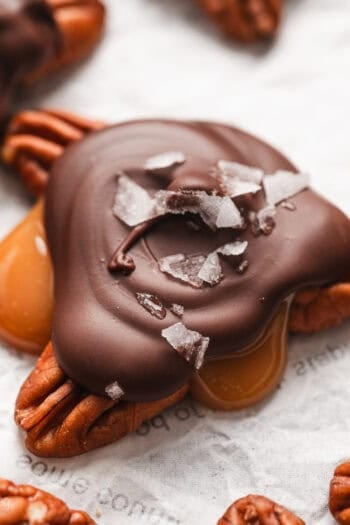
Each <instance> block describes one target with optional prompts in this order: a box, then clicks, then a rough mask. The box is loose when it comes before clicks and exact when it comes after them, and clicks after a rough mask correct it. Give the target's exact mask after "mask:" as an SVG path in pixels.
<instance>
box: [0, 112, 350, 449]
mask: <svg viewBox="0 0 350 525" xmlns="http://www.w3.org/2000/svg"><path fill="white" fill-rule="evenodd" d="M94 130H99V131H98V133H94V132H93V131H94ZM146 139H147V140H146ZM73 143H74V145H72V144H73ZM68 144H71V146H70V148H69V150H67V152H66V153H65V154H64V155H63V156H62V154H63V153H64V150H65V148H66V146H67V145H68ZM203 152H205V155H204V156H203ZM2 156H3V158H4V159H5V161H6V162H7V163H8V164H10V165H11V166H13V167H15V168H16V169H17V171H19V172H20V173H21V175H22V177H23V178H24V180H25V182H26V184H27V186H28V187H29V188H30V189H31V190H32V191H34V193H36V194H38V195H42V194H43V193H45V206H43V201H42V200H39V201H38V204H37V205H36V206H35V208H34V209H33V210H32V212H31V214H30V215H29V216H28V217H27V218H26V219H25V220H24V222H22V224H21V225H19V226H18V228H17V229H16V230H15V231H14V232H12V233H11V234H10V235H9V236H8V237H7V239H5V240H4V241H3V242H2V243H1V244H0V280H2V281H3V282H4V283H5V282H6V283H8V284H10V285H9V286H7V287H2V288H0V334H1V336H2V337H3V338H4V339H6V340H7V341H9V342H10V343H12V344H14V345H15V346H17V348H19V349H22V350H25V351H31V352H37V353H39V352H40V351H41V350H42V349H43V348H44V346H46V345H47V344H48V346H47V348H46V350H45V352H44V353H43V355H42V357H41V358H40V360H39V362H38V364H37V366H36V368H35V369H34V371H33V372H32V374H31V375H30V377H29V378H28V380H27V381H26V382H25V383H24V385H23V387H22V389H21V391H20V394H19V396H18V400H17V404H16V421H17V423H18V424H19V425H20V426H21V428H23V430H25V431H26V433H27V440H26V443H27V447H28V448H29V449H30V450H31V451H32V452H34V453H35V454H37V455H42V456H58V457H64V456H71V455H77V454H81V453H83V452H86V451H87V450H91V449H93V448H96V447H99V446H103V445H105V444H107V443H110V442H112V441H114V440H117V439H119V438H120V437H122V436H124V435H125V434H127V433H128V432H130V431H132V430H135V429H136V428H137V427H138V426H139V425H140V424H142V422H143V421H144V420H145V419H147V417H149V416H150V415H155V414H157V413H159V412H160V411H161V410H162V409H163V408H165V407H167V406H169V405H171V404H172V403H174V402H176V401H177V400H179V399H181V398H182V397H183V396H184V395H185V393H186V391H187V390H188V389H189V390H190V393H191V395H192V396H193V397H194V398H195V399H197V400H198V401H200V402H201V403H203V404H204V405H206V406H208V407H212V408H215V409H221V410H235V409H239V408H242V407H247V406H250V405H252V404H254V403H257V402H258V401H260V400H261V399H263V398H265V397H266V396H267V395H269V394H270V393H271V392H272V391H273V390H274V389H275V388H276V386H277V385H278V383H279V381H280V380H281V378H282V375H283V371H284V368H285V364H286V359H287V333H288V329H289V330H293V331H297V332H298V331H300V332H312V331H316V330H318V329H321V328H325V327H328V326H334V325H336V324H338V323H340V322H341V321H342V320H343V319H346V318H347V317H348V316H349V315H350V296H349V283H348V267H349V264H348V263H349V253H350V249H349V246H350V231H349V219H348V218H347V217H345V215H343V214H342V213H341V212H340V211H339V210H337V209H336V208H335V207H334V206H332V205H331V204H330V203H328V202H327V201H325V200H324V199H321V198H320V197H319V196H318V195H316V194H315V193H314V192H313V191H312V190H311V189H310V188H309V180H308V177H307V176H306V175H305V174H302V173H298V172H297V170H296V169H295V168H294V167H293V165H292V164H291V163H290V162H289V161H288V160H287V159H285V158H284V157H283V156H282V155H281V154H279V153H278V152H277V151H276V150H274V149H273V148H271V147H270V146H268V145H267V144H265V143H263V142H261V141H259V140H257V139H255V138H254V137H252V136H250V135H248V134H246V133H243V132H241V131H239V130H237V129H234V128H230V127H228V126H222V125H218V124H211V123H200V122H198V123H195V122H191V123H187V122H172V121H139V122H131V123H124V124H120V125H118V126H114V127H111V128H106V129H103V125H102V124H101V123H95V122H90V121H86V120H84V119H82V118H79V117H76V116H74V115H68V114H66V113H60V112H57V111H56V112H52V111H40V112H25V113H23V114H20V115H19V116H17V117H16V118H15V119H14V120H13V122H12V123H11V124H10V127H9V132H8V135H7V136H6V138H5V141H4V147H3V151H2ZM255 159H256V160H255ZM310 208H312V209H313V210H314V213H313V214H312V216H311V217H312V218H313V220H312V219H311V220H310V219H308V228H304V227H303V228H300V224H304V221H305V210H309V209H310ZM321 226H322V228H321ZM320 236H321V237H322V240H323V239H324V238H327V239H328V242H329V243H331V244H332V249H328V247H326V245H324V248H325V249H324V251H323V252H322V257H320V256H319V253H320V242H319V237H320ZM290 239H293V243H291V242H290ZM19 245H20V246H21V249H18V246H19ZM305 246H307V247H308V249H307V251H305V249H304V247H305ZM265 252H266V253H268V254H269V255H268V257H264V255H263V254H264V253H265ZM316 253H317V256H315V254H316ZM274 260H276V261H278V264H272V263H271V261H274ZM8 261H10V262H11V263H10V264H9V262H8ZM23 269H25V272H23ZM29 274H30V275H33V276H36V277H35V279H32V280H30V281H28V280H23V279H21V276H22V275H29ZM258 276H259V278H258ZM53 282H55V290H53V288H52V283H53ZM11 283H12V284H11ZM316 283H317V284H318V286H313V285H314V284H316ZM328 283H329V284H328ZM320 284H322V285H323V286H322V287H321V288H320V287H319V285H320ZM4 290H6V294H5V292H4ZM295 291H297V293H296V295H295V293H294V292H295ZM34 298H35V300H34ZM9 304H11V305H14V306H13V307H11V308H10V309H9V307H8V305H9ZM81 305H84V308H82V307H81ZM330 305H332V306H333V307H332V308H330ZM199 312H200V315H198V313H199ZM22 313H24V314H25V317H24V318H23V319H22V317H21V316H22ZM91 318H92V319H98V320H99V322H95V323H90V321H89V319H91ZM116 334H118V337H116ZM50 339H52V342H51V343H49V340H50ZM96 348H98V352H97V351H96ZM131 348H132V351H131V350H130V349H131ZM87 357H88V358H87ZM82 392H83V397H81V396H82ZM67 400H69V407H70V408H69V411H68V412H67V410H66V409H65V406H66V403H67V402H68V401H67ZM81 414H84V417H81ZM102 414H105V416H102ZM53 428H54V429H55V432H52V429H53Z"/></svg>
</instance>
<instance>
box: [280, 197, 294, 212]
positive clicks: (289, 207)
mask: <svg viewBox="0 0 350 525" xmlns="http://www.w3.org/2000/svg"><path fill="white" fill-rule="evenodd" d="M281 206H282V208H284V209H285V210H288V211H295V210H296V209H297V207H296V205H295V204H294V202H292V201H289V200H286V201H282V202H281Z"/></svg>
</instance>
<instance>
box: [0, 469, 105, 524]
mask: <svg viewBox="0 0 350 525" xmlns="http://www.w3.org/2000/svg"><path fill="white" fill-rule="evenodd" d="M0 523H1V525H22V524H23V525H26V524H27V525H30V524H33V525H34V524H35V525H95V522H94V520H92V519H91V518H90V517H89V516H88V515H87V514H86V513H85V512H82V511H76V510H70V509H69V508H68V507H67V505H66V504H65V503H63V501H61V500H60V499H58V498H56V497H55V496H53V495H52V494H49V493H48V492H44V491H42V490H39V489H36V488H34V487H31V486H30V485H15V484H14V483H12V482H11V481H8V480H6V479H2V478H0Z"/></svg>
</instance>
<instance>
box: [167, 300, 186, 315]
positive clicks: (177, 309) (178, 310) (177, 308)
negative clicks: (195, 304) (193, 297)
mask: <svg viewBox="0 0 350 525" xmlns="http://www.w3.org/2000/svg"><path fill="white" fill-rule="evenodd" d="M169 310H170V311H171V312H172V313H173V314H174V315H176V317H182V316H183V314H184V313H185V308H184V307H183V306H182V304H176V303H173V304H171V305H170V306H169Z"/></svg>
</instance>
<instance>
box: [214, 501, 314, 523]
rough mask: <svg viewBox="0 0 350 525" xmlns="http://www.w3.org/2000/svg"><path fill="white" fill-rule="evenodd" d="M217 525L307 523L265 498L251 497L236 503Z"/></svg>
mask: <svg viewBox="0 0 350 525" xmlns="http://www.w3.org/2000/svg"><path fill="white" fill-rule="evenodd" d="M217 525H305V522H304V521H303V520H302V519H300V518H298V516H296V515H295V514H293V513H292V512H290V511H289V510H287V509H286V508H284V507H282V506H281V505H278V504H277V503H275V502H274V501H271V500H270V499H268V498H265V497H264V496H255V495H249V496H246V497H245V498H242V499H239V500H237V501H235V503H233V504H232V505H231V507H229V508H228V510H227V511H226V513H225V514H224V516H223V517H222V518H221V519H220V520H219V521H218V524H217Z"/></svg>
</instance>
